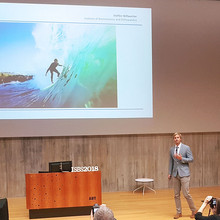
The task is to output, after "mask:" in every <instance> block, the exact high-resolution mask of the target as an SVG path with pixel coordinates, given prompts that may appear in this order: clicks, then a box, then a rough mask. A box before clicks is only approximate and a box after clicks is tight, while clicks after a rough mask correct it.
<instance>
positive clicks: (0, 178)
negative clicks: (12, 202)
mask: <svg viewBox="0 0 220 220" xmlns="http://www.w3.org/2000/svg"><path fill="white" fill-rule="evenodd" d="M6 142H7V141H6V140H3V139H0V186H1V187H0V197H3V198H4V197H6V196H7V163H6V162H7V158H6Z"/></svg>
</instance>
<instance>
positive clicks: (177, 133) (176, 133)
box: [173, 132, 182, 139]
mask: <svg viewBox="0 0 220 220" xmlns="http://www.w3.org/2000/svg"><path fill="white" fill-rule="evenodd" d="M176 135H179V136H180V139H182V134H180V133H179V132H175V133H174V134H173V138H174V137H175V136H176Z"/></svg>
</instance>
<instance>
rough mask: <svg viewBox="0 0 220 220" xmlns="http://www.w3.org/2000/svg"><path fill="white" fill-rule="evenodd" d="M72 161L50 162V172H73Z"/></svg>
mask: <svg viewBox="0 0 220 220" xmlns="http://www.w3.org/2000/svg"><path fill="white" fill-rule="evenodd" d="M71 168H72V161H59V162H49V172H71Z"/></svg>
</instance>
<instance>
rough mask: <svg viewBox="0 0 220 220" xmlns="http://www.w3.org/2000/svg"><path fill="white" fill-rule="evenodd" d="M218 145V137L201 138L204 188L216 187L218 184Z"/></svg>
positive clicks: (219, 150)
mask: <svg viewBox="0 0 220 220" xmlns="http://www.w3.org/2000/svg"><path fill="white" fill-rule="evenodd" d="M219 143H220V138H219V135H214V134H207V135H205V136H203V177H204V178H203V185H205V186H216V185H218V184H219V183H220V176H219V171H218V170H219V167H218V166H219V158H220V146H219Z"/></svg>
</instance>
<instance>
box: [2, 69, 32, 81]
mask: <svg viewBox="0 0 220 220" xmlns="http://www.w3.org/2000/svg"><path fill="white" fill-rule="evenodd" d="M31 79H33V76H31V75H30V76H24V75H20V74H18V75H13V74H11V73H2V72H0V84H3V83H10V82H25V81H28V80H31Z"/></svg>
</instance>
